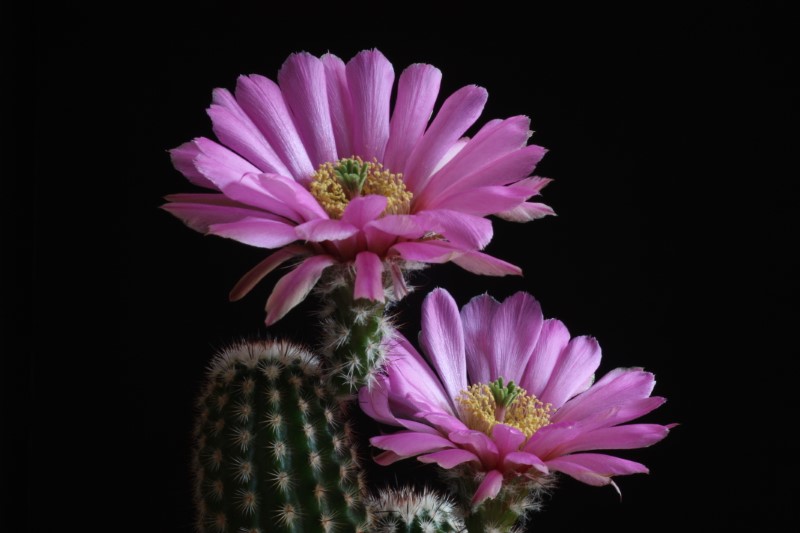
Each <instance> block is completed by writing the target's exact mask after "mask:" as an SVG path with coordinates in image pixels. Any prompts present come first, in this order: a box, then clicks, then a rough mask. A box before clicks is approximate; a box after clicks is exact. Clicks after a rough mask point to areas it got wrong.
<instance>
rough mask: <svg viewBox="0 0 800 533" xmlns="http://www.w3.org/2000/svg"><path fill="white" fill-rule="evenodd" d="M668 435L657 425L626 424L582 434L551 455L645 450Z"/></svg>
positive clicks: (667, 430) (665, 430)
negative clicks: (593, 451) (596, 451)
mask: <svg viewBox="0 0 800 533" xmlns="http://www.w3.org/2000/svg"><path fill="white" fill-rule="evenodd" d="M668 433H669V428H667V427H666V426H661V425H658V424H628V425H625V426H616V427H610V428H600V429H595V430H594V431H590V432H588V433H583V434H581V435H579V436H577V437H576V438H574V439H572V440H571V441H569V442H566V443H564V444H562V445H561V446H559V447H558V448H557V449H556V450H554V451H553V452H552V453H553V454H558V455H565V454H568V453H573V452H581V451H587V450H629V449H633V448H645V447H647V446H650V445H652V444H655V443H656V442H658V441H660V440H661V439H663V438H664V437H666V436H667V434H668Z"/></svg>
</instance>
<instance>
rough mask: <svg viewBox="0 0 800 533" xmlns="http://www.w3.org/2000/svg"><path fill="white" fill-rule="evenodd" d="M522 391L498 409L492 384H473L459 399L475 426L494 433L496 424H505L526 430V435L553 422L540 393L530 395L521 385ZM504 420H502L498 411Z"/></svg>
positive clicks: (465, 417)
mask: <svg viewBox="0 0 800 533" xmlns="http://www.w3.org/2000/svg"><path fill="white" fill-rule="evenodd" d="M518 391H519V392H518V394H517V395H516V397H515V398H514V399H513V401H511V403H510V404H509V405H508V406H506V407H505V409H502V408H498V405H497V402H496V400H495V394H494V393H493V391H492V389H491V388H490V387H489V385H487V384H484V383H479V384H475V385H470V386H469V387H467V389H466V390H463V391H461V393H459V395H458V398H456V401H457V402H458V406H459V411H460V413H461V418H462V420H463V421H464V423H465V424H466V425H467V426H468V427H470V428H471V429H476V430H478V431H482V432H483V433H486V434H487V435H491V433H492V428H493V427H494V426H495V424H498V423H501V422H502V423H503V424H505V425H507V426H511V427H514V428H517V429H519V430H520V431H522V432H523V433H524V434H525V436H526V437H528V438H530V436H531V435H533V434H534V433H536V431H538V430H539V429H540V428H542V427H544V426H546V425H548V424H550V410H551V408H552V406H551V405H550V404H549V403H543V402H542V401H540V400H539V399H538V398H536V396H533V395H531V396H529V395H528V393H527V392H526V391H525V389H522V388H518ZM499 413H502V419H501V420H498V414H499Z"/></svg>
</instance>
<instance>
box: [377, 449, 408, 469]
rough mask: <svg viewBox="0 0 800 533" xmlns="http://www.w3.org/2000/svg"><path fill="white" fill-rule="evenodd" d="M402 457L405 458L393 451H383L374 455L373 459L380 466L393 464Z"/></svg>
mask: <svg viewBox="0 0 800 533" xmlns="http://www.w3.org/2000/svg"><path fill="white" fill-rule="evenodd" d="M403 459H405V457H401V456H399V455H397V454H396V453H394V452H383V453H379V454H378V455H376V456H375V457H374V458H373V461H375V462H376V463H378V464H379V465H381V466H389V465H390V464H394V463H396V462H397V461H402V460H403Z"/></svg>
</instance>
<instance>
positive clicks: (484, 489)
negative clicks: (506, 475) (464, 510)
mask: <svg viewBox="0 0 800 533" xmlns="http://www.w3.org/2000/svg"><path fill="white" fill-rule="evenodd" d="M502 486H503V474H502V473H500V472H499V471H497V470H490V471H489V472H487V473H486V477H485V478H483V481H481V484H480V485H478V489H477V490H476V491H475V495H474V496H473V497H472V502H471V503H472V505H478V504H479V503H481V502H483V501H485V500H489V499H492V498H494V497H496V496H497V495H498V494H499V493H500V489H501V488H502Z"/></svg>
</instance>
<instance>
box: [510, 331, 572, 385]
mask: <svg viewBox="0 0 800 533" xmlns="http://www.w3.org/2000/svg"><path fill="white" fill-rule="evenodd" d="M569 339H570V335H569V330H568V329H567V327H566V326H565V325H564V324H563V323H562V322H561V321H560V320H556V319H554V318H550V319H548V320H545V321H544V323H543V324H542V330H541V332H540V334H539V339H538V341H537V343H536V347H535V348H534V349H533V353H532V354H531V357H530V359H529V360H528V366H527V368H525V372H524V373H523V375H522V380H521V381H520V386H521V387H522V388H523V389H525V390H526V391H528V394H533V395H535V396H536V397H537V398H540V399H541V397H542V393H543V392H544V389H545V387H546V386H547V382H548V381H550V376H551V375H552V374H553V368H555V366H556V362H557V361H558V356H559V355H560V354H561V351H562V350H564V349H565V348H566V347H567V344H569Z"/></svg>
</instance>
